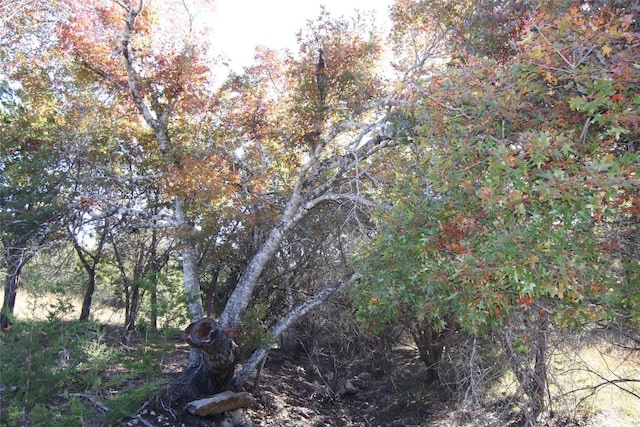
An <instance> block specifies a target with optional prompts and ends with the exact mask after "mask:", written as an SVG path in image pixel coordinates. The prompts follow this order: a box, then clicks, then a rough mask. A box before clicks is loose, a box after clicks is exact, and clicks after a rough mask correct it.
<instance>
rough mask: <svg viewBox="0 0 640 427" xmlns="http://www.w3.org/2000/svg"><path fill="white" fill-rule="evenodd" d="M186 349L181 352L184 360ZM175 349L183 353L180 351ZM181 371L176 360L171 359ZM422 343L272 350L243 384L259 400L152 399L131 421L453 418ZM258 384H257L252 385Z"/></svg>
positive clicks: (333, 422) (437, 421) (348, 422)
mask: <svg viewBox="0 0 640 427" xmlns="http://www.w3.org/2000/svg"><path fill="white" fill-rule="evenodd" d="M186 351H187V350H186V349H184V357H185V359H184V360H186ZM176 356H178V355H176ZM168 366H169V369H171V371H173V372H167V374H168V375H176V372H175V368H176V367H177V366H176V364H172V365H168ZM426 377H427V372H426V368H425V365H424V363H422V362H421V361H420V360H419V359H418V352H417V350H415V349H413V348H410V347H403V348H398V349H395V350H391V351H389V352H386V353H385V357H379V358H375V359H373V360H372V358H368V359H358V358H352V359H351V360H350V361H346V362H345V361H344V360H342V358H340V359H338V358H337V357H336V356H334V355H332V354H330V353H328V352H323V351H315V352H313V353H312V354H310V353H308V352H305V353H303V354H298V355H291V354H290V353H289V352H285V351H282V350H273V351H271V352H270V353H269V356H268V358H267V360H266V362H265V365H264V367H263V368H262V370H261V372H260V374H259V377H258V378H257V379H256V376H254V377H253V378H252V379H251V381H249V382H248V383H247V384H245V386H246V390H247V391H249V392H250V393H251V394H252V395H253V396H254V397H255V398H256V399H257V400H258V407H256V408H251V409H246V410H238V411H236V412H234V413H226V414H223V415H221V416H215V417H204V418H203V417H195V416H192V415H190V414H189V413H187V412H186V411H184V410H183V409H182V408H162V406H161V405H160V406H159V407H158V406H156V405H154V406H155V407H154V409H150V407H151V405H149V406H148V407H147V408H143V409H142V410H141V411H139V412H138V414H136V415H134V416H132V417H131V418H130V419H129V420H127V422H126V424H125V425H127V426H133V425H145V426H185V427H186V426H197V427H205V426H225V427H231V426H245V427H248V426H254V427H257V426H264V427H271V426H273V427H275V426H277V427H287V426H318V427H320V426H336V427H342V426H345V427H346V426H354V427H355V426H363V427H364V426H381V427H382V426H387V427H395V426H398V427H400V426H407V427H409V426H434V427H440V426H449V425H451V424H452V420H451V419H450V416H451V415H450V414H451V413H452V411H451V410H450V408H448V405H447V403H446V402H445V401H444V399H443V397H442V396H443V392H442V390H441V389H440V388H439V387H438V386H437V385H435V384H434V383H428V382H427V381H426ZM254 386H255V387H254Z"/></svg>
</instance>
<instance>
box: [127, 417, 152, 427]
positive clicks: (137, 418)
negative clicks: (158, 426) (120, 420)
mask: <svg viewBox="0 0 640 427" xmlns="http://www.w3.org/2000/svg"><path fill="white" fill-rule="evenodd" d="M129 418H133V419H134V420H138V421H140V423H141V424H144V425H145V426H146V427H153V424H151V423H150V422H149V421H147V420H145V419H144V418H142V416H141V415H139V414H135V415H129Z"/></svg>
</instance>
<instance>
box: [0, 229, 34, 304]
mask: <svg viewBox="0 0 640 427" xmlns="http://www.w3.org/2000/svg"><path fill="white" fill-rule="evenodd" d="M10 245H11V243H10V242H3V246H4V249H5V255H4V260H5V265H6V276H5V282H4V302H3V303H2V310H0V311H2V312H3V313H9V314H13V309H14V307H15V305H16V296H17V295H18V288H19V287H20V273H22V268H23V267H24V265H25V264H26V263H27V261H28V259H29V256H27V255H26V254H25V251H24V250H22V249H12V247H11V246H10Z"/></svg>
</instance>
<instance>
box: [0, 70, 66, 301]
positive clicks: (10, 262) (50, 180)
mask: <svg viewBox="0 0 640 427" xmlns="http://www.w3.org/2000/svg"><path fill="white" fill-rule="evenodd" d="M46 81H47V77H46V76H45V75H44V73H43V72H39V71H38V70H35V72H34V71H32V75H31V78H30V79H29V80H26V79H25V80H24V81H23V87H24V88H25V90H23V91H21V92H19V93H15V92H12V93H9V94H8V95H7V94H5V99H9V101H8V102H3V104H4V105H5V107H7V106H8V107H9V108H7V109H6V110H5V111H7V110H8V112H7V115H6V117H4V118H3V120H2V122H0V131H1V132H2V140H1V141H0V144H1V150H2V153H3V155H2V158H0V169H1V170H2V176H1V178H0V202H1V203H0V206H1V208H0V218H1V221H0V222H1V223H2V226H1V227H0V237H1V238H2V246H3V249H4V254H3V255H4V264H5V267H6V269H7V277H6V279H5V287H4V296H5V297H4V304H3V311H7V312H13V308H14V305H15V299H16V294H17V291H18V288H19V282H20V273H21V271H22V269H23V267H24V265H25V264H26V263H27V262H28V261H29V260H30V259H31V258H32V257H33V255H34V254H35V253H36V251H37V250H38V248H39V247H40V246H42V245H44V244H45V243H47V242H48V241H49V240H50V239H52V238H53V236H54V235H56V234H58V233H59V232H60V231H61V229H62V227H63V223H62V221H61V218H62V217H63V212H64V209H65V205H64V201H63V199H62V197H61V195H62V194H64V189H65V185H66V184H65V182H66V178H65V165H63V164H61V163H60V162H59V159H60V157H61V150H60V147H59V146H58V145H57V138H58V137H59V136H60V135H61V134H62V133H63V132H64V130H63V127H62V126H59V125H58V124H57V123H56V120H58V121H59V120H60V116H59V115H58V114H56V112H55V111H54V110H52V103H51V101H52V99H51V98H48V99H47V98H46V97H47V96H52V97H53V94H51V93H50V92H49V93H47V89H48V88H47V87H46ZM5 87H6V86H5ZM31 91H33V92H31ZM38 91H41V92H40V94H39V97H40V99H36V98H35V96H34V94H35V93H37V92H38ZM54 99H55V98H54ZM18 101H19V104H20V105H15V104H17V103H18ZM47 101H50V102H47ZM53 102H55V101H53ZM12 103H13V104H14V105H10V104H12Z"/></svg>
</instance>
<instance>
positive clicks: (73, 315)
mask: <svg viewBox="0 0 640 427" xmlns="http://www.w3.org/2000/svg"><path fill="white" fill-rule="evenodd" d="M3 300H4V297H3V296H0V304H2V301H3ZM81 307H82V300H81V299H80V298H77V297H71V296H66V295H60V294H54V293H45V294H41V295H35V294H29V293H25V292H23V293H20V294H18V297H17V298H16V305H15V308H14V315H15V316H16V318H18V319H29V320H46V319H48V318H51V317H54V318H56V319H60V320H77V319H78V318H79V317H80V309H81ZM91 317H92V318H93V319H95V320H96V321H97V322H98V323H102V324H112V325H122V324H123V323H124V310H121V309H116V308H113V307H109V306H106V305H100V304H98V303H94V304H93V306H92V308H91Z"/></svg>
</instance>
